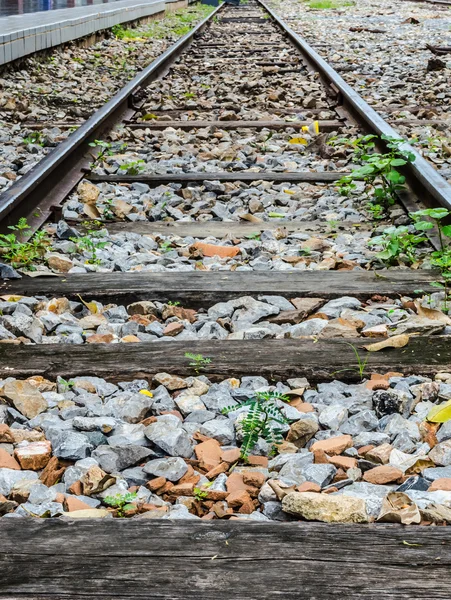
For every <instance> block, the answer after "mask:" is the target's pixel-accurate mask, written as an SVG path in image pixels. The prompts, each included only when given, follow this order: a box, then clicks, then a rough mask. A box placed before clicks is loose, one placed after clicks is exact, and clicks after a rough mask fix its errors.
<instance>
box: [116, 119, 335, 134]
mask: <svg viewBox="0 0 451 600" xmlns="http://www.w3.org/2000/svg"><path fill="white" fill-rule="evenodd" d="M308 125H309V122H308V121H263V120H262V121H244V120H243V121H156V120H150V121H142V122H134V123H127V127H129V128H131V129H151V130H160V129H166V128H167V127H173V128H174V129H186V130H188V131H189V130H191V129H204V128H205V127H216V128H217V129H223V130H229V129H239V128H240V127H242V128H245V129H290V128H291V129H302V127H305V126H308ZM318 125H319V130H320V131H321V132H322V133H325V132H331V131H336V130H337V129H340V128H341V127H343V126H344V123H343V122H342V121H318Z"/></svg>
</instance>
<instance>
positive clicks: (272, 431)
mask: <svg viewBox="0 0 451 600" xmlns="http://www.w3.org/2000/svg"><path fill="white" fill-rule="evenodd" d="M278 401H282V402H289V398H288V396H285V395H284V394H281V393H279V392H255V397H254V398H251V399H250V400H247V401H246V402H243V403H242V404H240V406H239V407H237V406H227V407H226V408H224V409H223V410H222V413H223V414H225V415H227V414H228V413H230V412H233V411H235V410H237V408H241V407H243V406H248V407H249V411H248V412H247V413H246V414H245V417H244V419H243V421H242V422H241V427H242V432H243V443H242V445H241V450H240V452H241V458H242V459H243V460H247V459H248V457H249V454H250V452H251V450H252V448H253V447H254V446H255V444H256V443H257V442H258V439H259V438H260V437H261V438H263V439H264V440H265V441H266V442H268V443H269V444H271V452H272V453H274V452H275V451H276V446H277V445H278V444H281V443H282V441H283V435H282V430H281V428H280V427H279V425H287V424H288V419H287V418H286V417H285V415H284V414H283V413H282V411H281V409H280V408H279V407H278V406H277V402H278Z"/></svg>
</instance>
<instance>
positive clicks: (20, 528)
mask: <svg viewBox="0 0 451 600" xmlns="http://www.w3.org/2000/svg"><path fill="white" fill-rule="evenodd" d="M0 539H1V540H2V545H1V549H0V572H1V578H0V599H1V600H69V599H70V600H75V599H76V600H88V599H89V600H110V599H112V598H114V599H115V600H134V599H143V600H162V599H165V600H169V599H170V600H198V599H199V598H202V600H270V599H271V600H272V599H274V598H281V599H282V598H283V599H286V600H332V599H333V600H336V599H337V598H343V600H356V599H359V600H400V599H402V600H431V598H434V600H435V599H437V600H449V597H450V595H449V590H450V585H451V571H450V566H451V550H450V548H451V541H450V537H449V533H448V529H447V528H441V527H434V528H428V527H416V526H409V527H401V526H397V525H324V524H320V523H300V522H292V523H256V522H255V523H250V522H241V523H237V522H236V521H235V522H215V523H200V522H192V521H184V522H169V521H166V522H163V521H154V520H152V521H149V520H114V521H113V520H106V521H78V522H75V521H66V520H57V519H55V520H50V519H47V520H45V519H44V520H38V519H36V520H33V519H17V520H16V519H14V520H13V519H11V520H10V519H2V520H0ZM404 542H407V543H408V544H412V545H411V546H409V545H407V544H405V543H404Z"/></svg>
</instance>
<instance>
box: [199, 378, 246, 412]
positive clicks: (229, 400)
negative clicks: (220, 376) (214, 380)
mask: <svg viewBox="0 0 451 600" xmlns="http://www.w3.org/2000/svg"><path fill="white" fill-rule="evenodd" d="M202 402H203V403H204V405H205V406H206V407H207V409H208V410H210V411H212V412H221V410H222V409H223V408H226V407H227V406H235V405H236V406H237V408H238V403H237V402H235V400H234V399H233V397H232V395H231V393H230V391H229V390H228V389H227V388H225V387H224V386H219V385H218V384H213V385H212V386H211V387H210V389H209V390H208V392H207V393H206V394H203V395H202Z"/></svg>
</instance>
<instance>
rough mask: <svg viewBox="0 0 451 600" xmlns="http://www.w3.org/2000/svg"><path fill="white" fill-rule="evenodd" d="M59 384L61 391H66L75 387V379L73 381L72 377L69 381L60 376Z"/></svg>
mask: <svg viewBox="0 0 451 600" xmlns="http://www.w3.org/2000/svg"><path fill="white" fill-rule="evenodd" d="M58 385H59V387H60V389H61V391H62V392H63V393H64V392H68V391H70V389H71V388H73V387H74V385H75V381H73V380H72V379H69V381H67V380H66V379H64V378H63V377H59V378H58Z"/></svg>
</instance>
